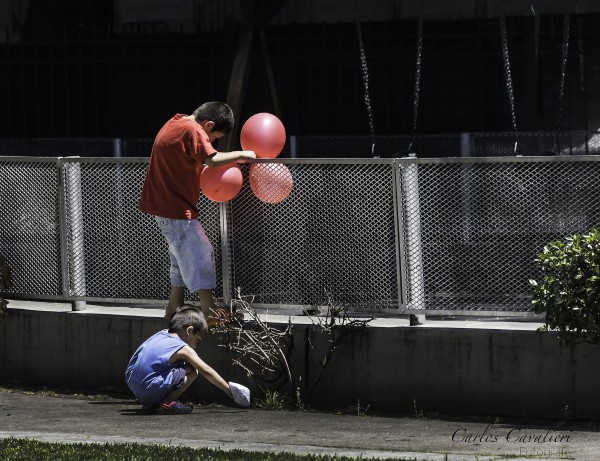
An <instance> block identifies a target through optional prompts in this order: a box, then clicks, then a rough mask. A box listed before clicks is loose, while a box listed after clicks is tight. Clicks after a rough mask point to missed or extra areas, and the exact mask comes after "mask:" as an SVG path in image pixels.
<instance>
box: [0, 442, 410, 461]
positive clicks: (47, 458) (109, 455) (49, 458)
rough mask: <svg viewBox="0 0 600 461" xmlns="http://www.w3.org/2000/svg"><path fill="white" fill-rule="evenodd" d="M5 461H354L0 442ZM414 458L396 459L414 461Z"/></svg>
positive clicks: (137, 446) (111, 445) (142, 447)
mask: <svg viewBox="0 0 600 461" xmlns="http://www.w3.org/2000/svg"><path fill="white" fill-rule="evenodd" d="M0 459H1V460H2V461H163V460H164V461H174V460H177V461H199V460H211V461H351V460H353V459H355V458H349V457H347V456H326V455H295V454H291V453H268V452H258V451H243V450H230V451H223V450H214V449H211V448H187V447H174V446H165V445H155V444H140V443H105V444H101V443H49V442H38V441H37V440H31V439H20V438H14V437H11V438H7V439H0ZM412 459H414V458H411V459H408V458H397V460H396V461H411V460H412Z"/></svg>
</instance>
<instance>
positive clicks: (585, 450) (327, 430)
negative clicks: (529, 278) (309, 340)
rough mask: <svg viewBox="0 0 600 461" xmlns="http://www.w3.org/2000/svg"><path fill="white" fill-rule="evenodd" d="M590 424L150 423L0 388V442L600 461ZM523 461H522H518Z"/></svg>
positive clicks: (599, 440)
mask: <svg viewBox="0 0 600 461" xmlns="http://www.w3.org/2000/svg"><path fill="white" fill-rule="evenodd" d="M599 431H600V427H599V425H597V424H594V423H590V422H565V421H551V420H537V421H533V420H532V421H524V420H519V419H515V420H505V419H501V420H497V419H496V418H492V417H490V418H484V417H479V418H456V417H441V416H435V417H416V416H410V415H404V416H395V417H391V416H375V415H369V414H368V413H367V416H357V415H355V414H346V415H344V414H333V413H323V412H310V411H304V412H301V411H265V410H260V409H255V408H252V407H250V408H249V409H241V408H237V407H234V406H227V405H200V406H196V407H195V409H194V412H193V413H192V414H190V415H178V416H159V415H149V414H146V413H144V412H142V411H141V410H140V406H139V404H137V402H135V401H134V400H130V399H127V398H125V399H117V398H114V397H105V396H95V397H84V396H72V395H58V394H54V393H48V392H41V391H29V392H25V391H23V390H15V389H10V388H0V437H3V438H6V437H29V438H33V439H37V440H43V441H51V442H100V443H104V442H115V443H119V442H138V443H158V444H165V445H181V446H188V447H194V448H199V447H211V448H220V449H223V450H228V449H242V450H259V451H269V452H292V453H312V454H329V455H333V454H337V455H344V456H352V457H356V458H359V457H362V458H363V459H364V458H378V459H394V458H402V457H406V458H411V459H412V458H414V459H416V460H419V461H421V460H436V461H437V460H446V459H447V460H453V461H459V460H461V461H462V460H499V459H502V460H519V459H531V456H533V457H535V459H548V460H556V459H575V460H581V461H592V460H594V461H595V460H598V459H599V458H600V432H599ZM526 457H527V458H526Z"/></svg>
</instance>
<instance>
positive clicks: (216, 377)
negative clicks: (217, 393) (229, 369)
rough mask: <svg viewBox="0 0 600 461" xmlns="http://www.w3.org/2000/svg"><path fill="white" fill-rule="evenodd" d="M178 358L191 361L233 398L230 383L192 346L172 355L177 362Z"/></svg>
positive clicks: (212, 382) (190, 362)
mask: <svg viewBox="0 0 600 461" xmlns="http://www.w3.org/2000/svg"><path fill="white" fill-rule="evenodd" d="M177 360H184V361H185V362H186V363H189V364H190V365H191V366H193V367H194V368H195V369H196V370H198V373H200V374H201V375H202V376H204V377H205V378H206V379H207V380H208V381H209V382H210V383H211V384H214V385H215V386H217V387H218V388H219V389H221V390H222V391H223V392H225V393H226V394H227V395H228V396H229V397H231V398H233V396H232V395H231V389H230V388H229V384H227V381H225V380H224V379H223V378H222V377H221V375H220V374H219V373H217V372H216V371H215V370H213V369H212V368H211V367H210V366H209V365H208V364H207V363H206V362H205V361H204V360H202V359H201V358H200V357H198V354H196V351H195V350H194V349H192V348H191V347H190V346H184V347H182V348H181V349H179V350H178V351H177V352H175V353H174V354H173V355H172V356H171V361H172V362H175V361H177Z"/></svg>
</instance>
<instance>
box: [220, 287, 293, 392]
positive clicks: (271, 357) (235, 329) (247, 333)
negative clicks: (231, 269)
mask: <svg viewBox="0 0 600 461" xmlns="http://www.w3.org/2000/svg"><path fill="white" fill-rule="evenodd" d="M240 291H241V290H240V289H239V288H238V289H237V290H236V295H237V299H236V300H235V302H236V305H237V306H238V311H243V312H244V313H245V314H247V316H249V317H250V320H248V321H244V322H241V323H240V322H234V323H230V324H226V325H223V326H220V327H219V328H217V329H215V332H221V333H227V335H228V337H229V340H228V341H227V342H226V343H225V344H222V345H221V346H222V347H226V348H227V349H229V350H230V351H232V352H233V353H234V354H235V358H234V359H233V365H235V366H238V367H240V368H241V369H242V370H244V372H245V373H246V374H247V376H248V377H249V378H250V379H252V380H254V379H260V380H261V381H264V382H271V383H273V382H276V381H281V380H283V381H284V382H287V383H288V386H289V391H290V395H291V389H292V373H291V370H290V365H289V362H288V356H289V353H290V350H291V347H292V344H293V337H292V333H291V329H292V323H291V320H290V321H289V322H288V325H287V327H286V328H285V329H283V330H281V329H278V328H273V327H271V326H269V325H268V324H267V323H266V322H265V321H263V320H262V319H261V318H260V317H259V316H258V314H257V312H256V311H255V310H254V309H253V308H252V307H251V306H250V303H249V302H247V301H245V300H244V299H243V297H242V295H241V293H240ZM252 300H253V299H252Z"/></svg>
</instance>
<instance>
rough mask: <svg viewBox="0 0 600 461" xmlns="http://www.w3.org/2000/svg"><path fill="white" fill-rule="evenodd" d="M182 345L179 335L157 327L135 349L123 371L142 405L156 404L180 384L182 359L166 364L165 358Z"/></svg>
mask: <svg viewBox="0 0 600 461" xmlns="http://www.w3.org/2000/svg"><path fill="white" fill-rule="evenodd" d="M185 346H187V343H186V342H185V341H183V340H182V339H181V338H179V337H177V336H173V335H171V334H169V332H168V331H167V330H161V331H159V332H158V333H156V334H154V335H152V336H151V337H150V338H148V339H147V340H146V341H145V342H144V343H143V344H142V345H141V346H140V347H138V349H137V350H136V351H135V353H134V354H133V356H132V357H131V360H130V361H129V365H127V369H126V370H125V380H126V381H127V386H129V389H131V392H133V394H134V395H135V396H136V397H137V399H138V400H139V401H140V403H142V405H156V404H158V403H160V402H161V401H162V400H163V399H164V398H165V397H166V396H167V395H168V394H169V392H171V391H172V390H174V388H176V387H178V386H179V385H180V383H181V381H182V379H183V378H182V377H185V369H184V368H183V367H184V365H185V363H184V361H183V360H178V361H177V362H174V363H169V360H170V359H171V356H172V355H173V354H174V353H175V352H177V351H178V350H179V349H181V348H182V347H185ZM182 371H183V373H182Z"/></svg>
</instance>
